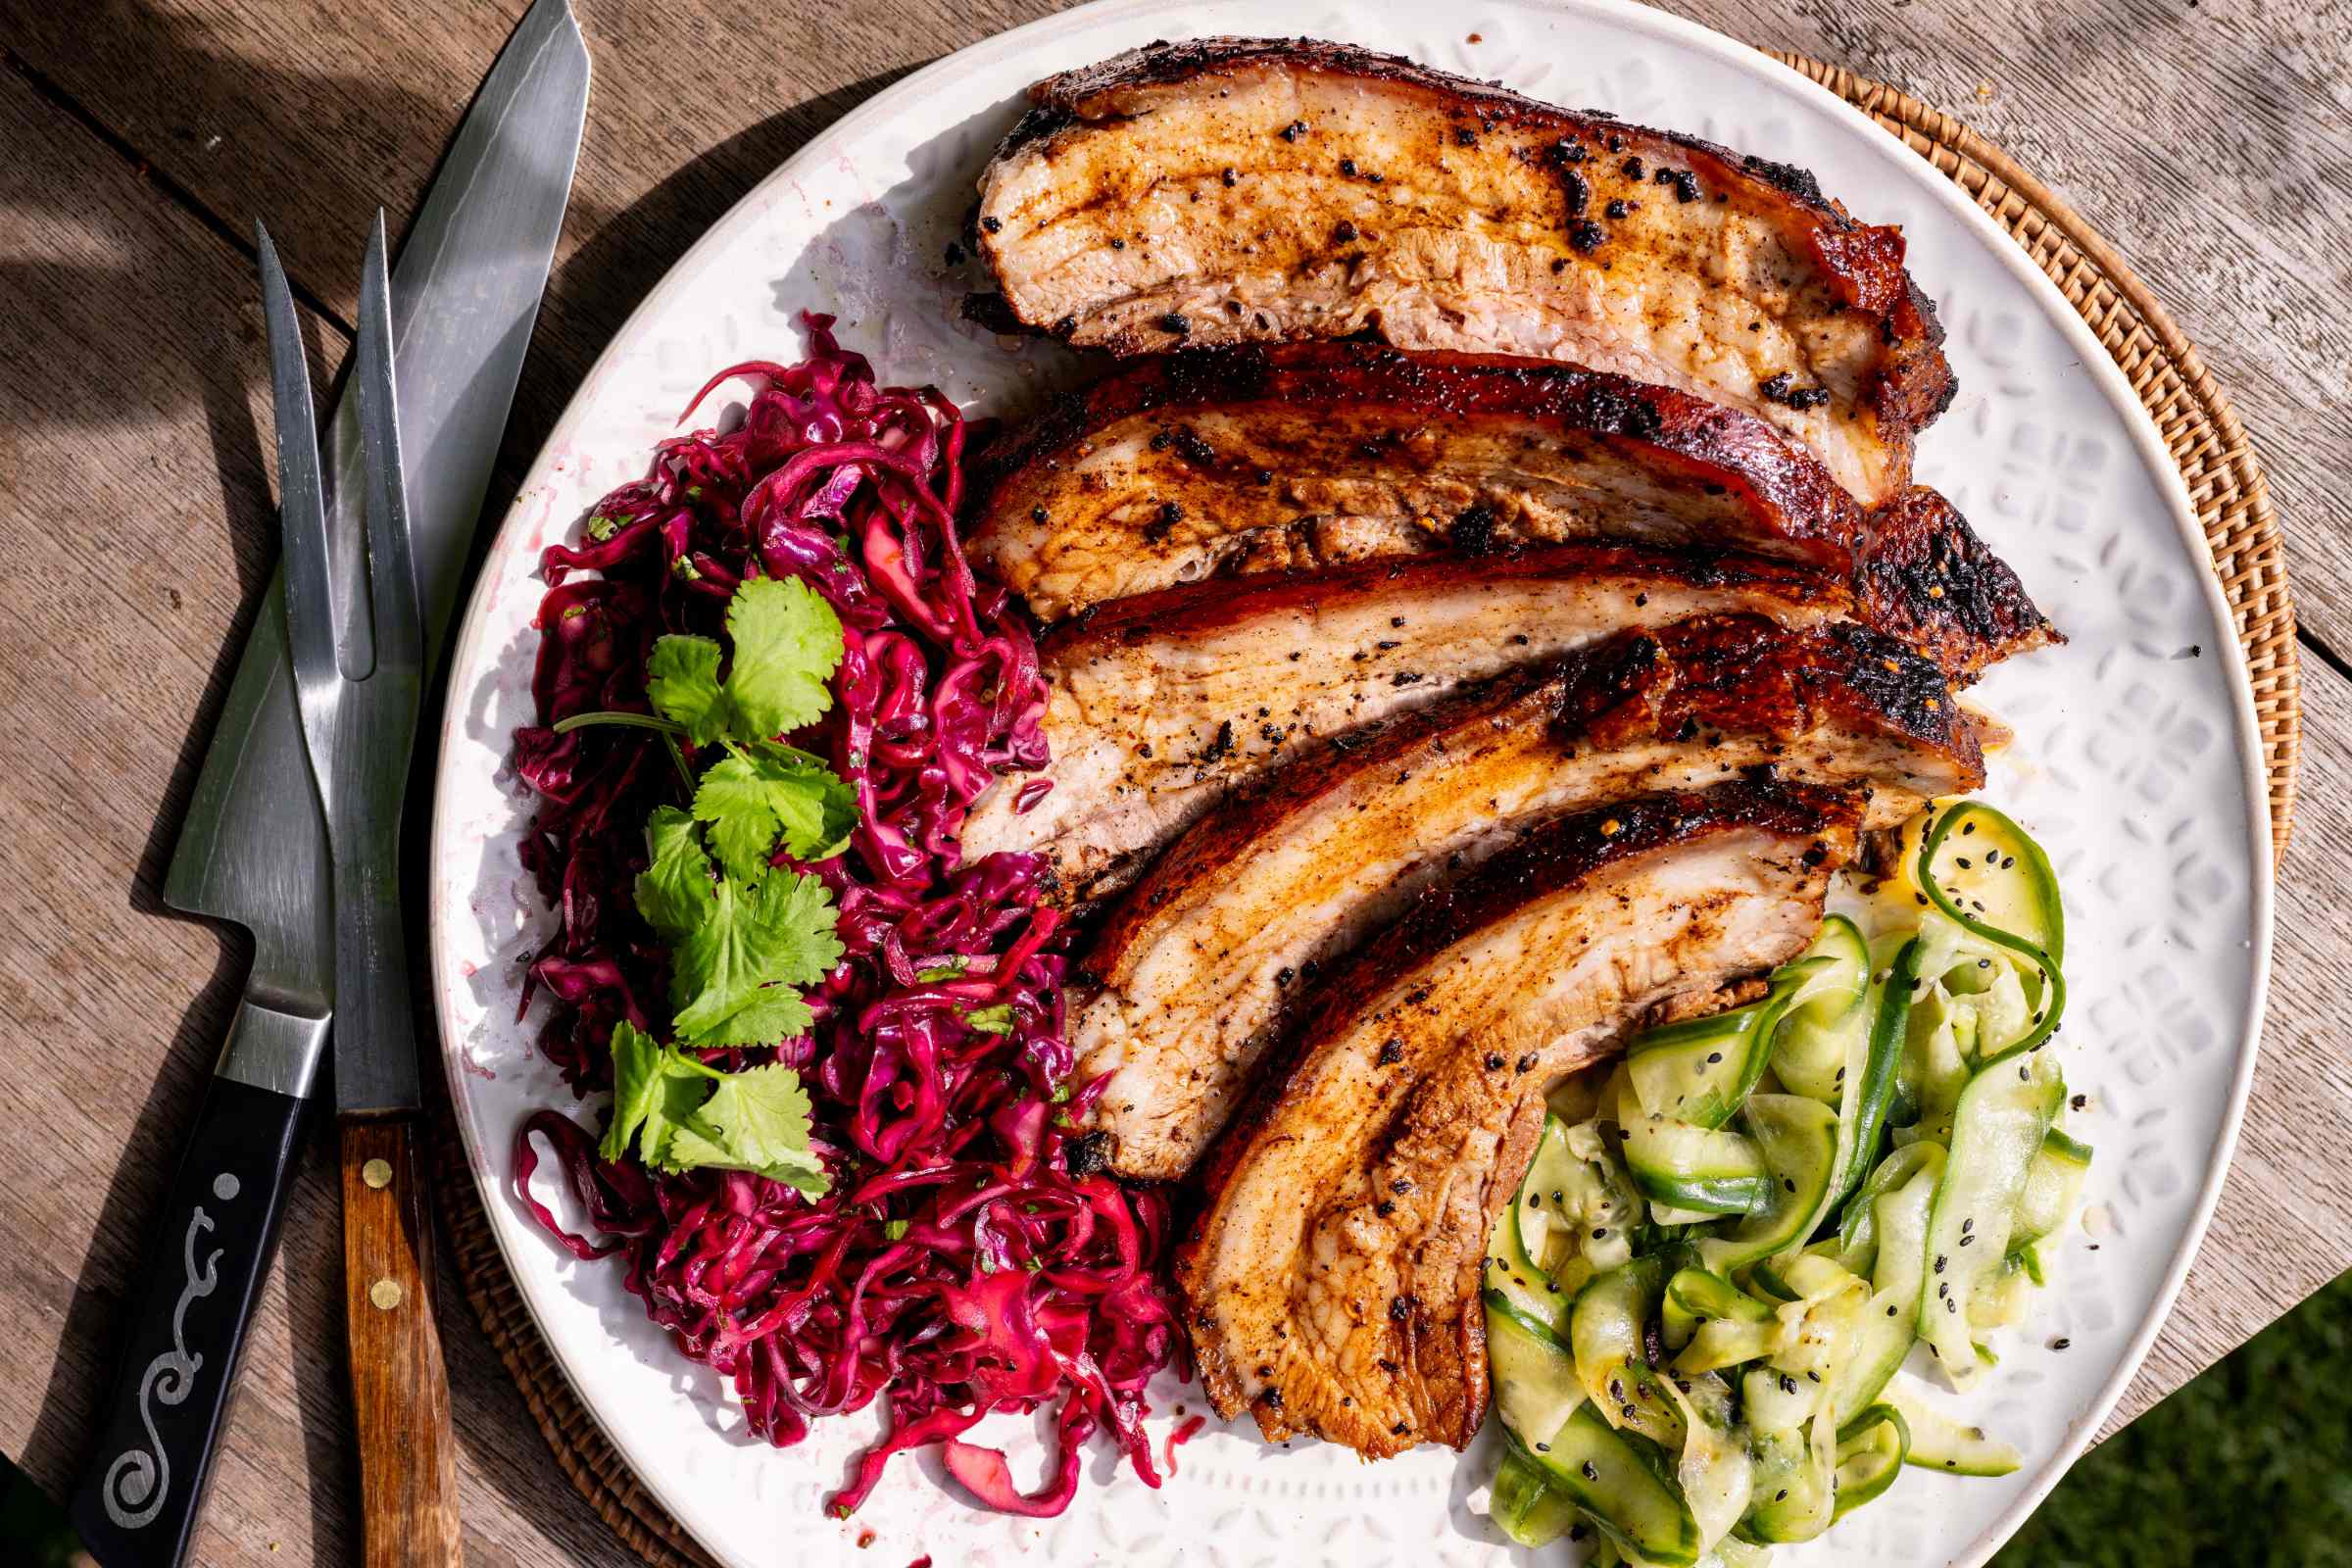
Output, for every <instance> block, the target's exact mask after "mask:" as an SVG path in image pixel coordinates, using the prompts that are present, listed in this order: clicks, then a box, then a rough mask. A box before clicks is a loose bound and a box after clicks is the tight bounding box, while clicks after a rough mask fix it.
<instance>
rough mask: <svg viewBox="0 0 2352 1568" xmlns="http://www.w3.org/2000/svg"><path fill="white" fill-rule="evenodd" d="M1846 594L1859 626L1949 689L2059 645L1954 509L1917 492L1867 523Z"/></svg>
mask: <svg viewBox="0 0 2352 1568" xmlns="http://www.w3.org/2000/svg"><path fill="white" fill-rule="evenodd" d="M1854 593H1855V596H1856V598H1857V600H1858V601H1859V607H1858V609H1857V611H1856V613H1857V614H1858V615H1860V617H1861V618H1862V619H1864V620H1867V621H1868V622H1869V623H1870V624H1871V625H1873V626H1876V627H1877V628H1879V629H1880V630H1881V631H1884V632H1887V633H1888V634H1889V635H1891V636H1894V637H1898V638H1900V639H1902V640H1903V641H1904V642H1905V643H1908V644H1909V645H1910V646H1912V647H1913V648H1916V649H1918V650H1919V651H1920V652H1921V653H1923V654H1925V655H1927V656H1928V657H1929V658H1930V659H1933V660H1935V661H1936V663H1938V664H1941V665H1942V666H1943V668H1944V671H1945V673H1947V674H1949V675H1950V676H1952V678H1953V679H1955V680H1967V679H1969V678H1971V677H1973V676H1975V675H1977V674H1978V673H1979V672H1981V671H1982V670H1983V669H1984V668H1985V666H1986V665H1988V664H1993V663H1997V662H2000V661H2001V660H2004V659H2009V658H2013V657H2015V656H2016V655H2018V654H2026V653H2032V652H2033V651H2034V649H2036V648H2042V647H2046V646H2048V645H2050V644H2052V643H2063V642H2065V641H2066V638H2065V637H2063V636H2062V635H2060V634H2059V631H2058V628H2057V627H2055V626H2053V625H2051V624H2050V622H2049V618H2048V617H2047V616H2045V615H2043V614H2042V613H2041V612H2040V610H2038V609H2037V608H2035V606H2034V601H2033V600H2032V599H2031V598H2030V597H2028V596H2027V593H2026V585H2025V584H2024V583H2023V582H2020V581H2019V580H2018V576H2017V573H2016V572H2014V571H2012V570H2010V569H2009V564H2008V563H2006V562H2004V561H2003V560H2001V558H2000V557H1998V556H1996V555H1994V554H1993V553H1992V551H1991V549H1990V547H1988V546H1987V545H1986V544H1985V541H1984V540H1983V539H1980V538H1979V537H1977V531H1976V530H1975V529H1974V528H1971V527H1970V526H1969V525H1968V519H1967V518H1966V517H1963V516H1962V515H1960V509H1959V508H1957V507H1955V506H1953V505H1952V504H1951V503H1950V502H1949V501H1947V500H1945V499H1944V498H1943V497H1942V496H1940V495H1938V494H1936V492H1935V491H1933V490H1929V489H1926V488H1924V487H1923V488H1914V489H1911V490H1907V491H1905V492H1904V493H1903V494H1902V495H1900V496H1898V497H1896V498H1895V499H1894V500H1893V501H1892V502H1890V503H1888V504H1887V506H1884V507H1881V508H1880V509H1879V510H1878V511H1877V512H1876V513H1874V514H1873V515H1872V516H1871V523H1870V544H1869V546H1868V548H1867V550H1866V551H1865V553H1864V556H1863V560H1862V564H1861V568H1860V570H1859V571H1858V572H1857V574H1856V576H1855V579H1854Z"/></svg>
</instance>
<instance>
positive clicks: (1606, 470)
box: [971, 343, 1867, 620]
mask: <svg viewBox="0 0 2352 1568" xmlns="http://www.w3.org/2000/svg"><path fill="white" fill-rule="evenodd" d="M981 466H982V470H983V478H982V484H983V485H984V486H986V487H987V488H986V499H985V501H984V502H983V503H982V505H981V507H980V509H979V515H978V519H977V522H976V523H975V525H974V527H973V530H972V533H971V544H972V549H973V550H974V552H975V553H976V554H978V555H979V556H981V557H982V558H983V559H984V560H986V561H987V562H988V563H989V564H990V565H991V566H992V567H994V568H995V570H996V572H997V574H998V576H1000V577H1001V578H1003V579H1004V581H1005V583H1007V584H1008V585H1009V586H1011V587H1012V588H1013V589H1014V591H1016V592H1018V593H1020V594H1021V595H1023V596H1024V597H1025V598H1026V599H1027V600H1028V602H1029V607H1030V609H1032V610H1033V611H1035V612H1036V613H1038V614H1039V615H1040V616H1042V617H1044V618H1046V619H1049V620H1051V619H1055V618H1058V617H1060V616H1062V615H1065V614H1067V613H1070V612H1072V611H1074V610H1080V609H1084V608H1085V607H1086V606H1088V605H1091V604H1097V603H1100V602H1102V601H1104V600H1110V599H1120V598H1125V597H1127V596H1129V595H1133V594H1139V593H1148V592H1152V591H1153V590H1156V589H1162V588H1169V587H1174V586H1176V585H1178V584H1180V583H1185V582H1191V581H1195V580H1198V579H1200V578H1202V577H1206V576H1211V575H1216V574H1219V573H1221V572H1229V571H1250V570H1260V569H1266V568H1269V567H1286V566H1316V565H1327V564H1335V563H1336V562H1339V561H1345V560H1348V559H1350V558H1352V557H1355V556H1361V555H1399V554H1414V553H1417V552H1420V551H1424V550H1429V549H1435V548H1440V547H1443V546H1446V545H1447V544H1453V545H1456V546H1458V547H1460V548H1462V549H1464V550H1466V551H1468V552H1470V553H1474V554H1475V553H1480V552H1483V551H1487V550H1494V549H1502V548H1516V547H1519V546H1524V545H1530V544H1554V543H1559V542H1561V541H1564V540H1570V539H1591V538H1608V539H1619V540H1626V541H1630V542H1637V543H1648V544H1658V545H1666V546H1678V547H1690V546H1697V547H1708V548H1715V549H1732V550H1744V551H1747V552H1750V553H1752V554H1756V555H1765V556H1773V557H1777V558H1780V559H1784V560H1791V561H1800V562H1810V563H1813V564H1819V565H1822V566H1824V567H1827V568H1829V569H1832V570H1834V571H1837V572H1838V573H1839V574H1845V573H1848V572H1850V571H1851V570H1852V569H1853V565H1854V563H1855V560H1856V558H1857V556H1858V555H1859V554H1860V552H1861V550H1862V547H1863V544H1864V541H1865V539H1866V537H1867V535H1866V530H1865V526H1864V521H1863V515H1862V512H1861V509H1860V508H1859V507H1857V506H1856V505H1855V504H1854V502H1853V499H1852V498H1851V497H1850V496H1848V495H1846V494H1845V492H1844V491H1843V490H1841V489H1840V488H1838V484H1837V483H1836V481H1835V480H1833V479H1832V478H1831V477H1830V475H1829V472H1828V471H1827V470H1826V469H1824V468H1823V467H1822V466H1821V465H1820V464H1819V463H1818V462H1816V461H1815V460H1814V459H1813V458H1812V456H1811V455H1810V454H1809V453H1807V452H1805V451H1804V449H1803V448H1801V447H1799V446H1797V445H1796V444H1795V443H1793V442H1791V441H1789V439H1788V438H1787V437H1785V436H1783V435H1782V434H1781V433H1780V432H1779V431H1777V430H1775V429H1774V428H1773V427H1772V426H1771V425H1769V424H1767V423H1765V422H1764V421H1763V420H1761V419H1758V418H1756V417H1753V416H1752V415H1745V414H1740V413H1738V412H1736V411H1734V410H1731V409H1726V408H1723V407H1721V406H1719V405H1716V404H1712V403H1709V402H1707V401H1705V400H1704V399H1701V398H1696V397H1692V396H1691V395H1690V394H1689V393H1686V392H1680V391H1676V390H1673V389H1671V388H1668V387H1660V386H1652V385H1647V384H1644V383H1642V382H1639V381H1633V380H1629V379H1627V378H1626V377H1624V376H1619V375H1609V374H1605V373H1602V372H1599V371H1593V370H1587V369H1584V368H1580V367H1577V366H1572V365H1563V364H1559V363H1556V362H1551V361H1544V360H1530V359H1521V358H1514V357H1511V356H1508V355H1483V354H1454V353H1444V352H1428V353H1418V354H1407V353H1403V352H1401V351H1398V350H1396V349H1389V348H1383V347H1380V346H1378V345H1375V344H1366V343H1293V344H1283V345H1276V346H1271V347H1267V346H1258V345H1249V346H1242V347H1229V348H1222V349H1201V350H1194V351H1190V352H1186V353H1181V354H1173V355H1162V356H1153V357H1152V358H1150V359H1146V360H1141V361H1137V362H1135V363H1134V364H1132V365H1130V366H1127V367H1125V368H1121V369H1120V370H1119V371H1117V372H1116V373H1114V374H1112V375H1111V376H1109V377H1108V378H1106V379H1104V380H1102V381H1099V382H1097V383H1095V384H1094V385H1093V386H1091V387H1089V388H1087V389H1086V390H1085V391H1084V392H1081V393H1077V394H1074V395H1072V396H1070V397H1067V398H1064V399H1062V400H1060V401H1059V402H1058V403H1057V404H1055V405H1054V406H1053V407H1052V408H1051V409H1049V410H1048V411H1047V412H1046V413H1045V414H1043V415H1042V416H1040V417H1037V418H1035V419H1032V420H1030V421H1029V422H1027V423H1026V424H1024V425H1022V426H1020V427H1019V428H1018V429H1017V430H1015V431H1013V432H1010V433H1009V434H1007V435H1006V436H1005V437H1004V438H1002V439H1000V440H999V441H998V442H997V443H996V444H995V445H994V446H993V447H992V448H991V449H990V451H989V452H987V453H986V454H985V455H984V457H983V459H982V465H981Z"/></svg>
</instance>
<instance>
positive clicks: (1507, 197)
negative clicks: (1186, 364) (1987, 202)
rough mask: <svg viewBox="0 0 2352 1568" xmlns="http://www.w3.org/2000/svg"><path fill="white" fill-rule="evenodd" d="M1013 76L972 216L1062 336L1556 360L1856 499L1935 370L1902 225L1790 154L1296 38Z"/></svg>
mask: <svg viewBox="0 0 2352 1568" xmlns="http://www.w3.org/2000/svg"><path fill="white" fill-rule="evenodd" d="M1030 98H1031V100H1032V102H1033V104H1034V105H1035V108H1033V109H1032V111H1031V112H1030V113H1029V115H1028V116H1027V117H1026V118H1025V119H1024V120H1023V121H1022V122H1021V124H1020V125H1019V127H1017V128H1016V129H1015V131H1014V132H1013V134H1012V135H1011V137H1010V138H1008V139H1007V141H1006V142H1005V146H1004V148H1003V149H1002V150H1001V151H1000V153H999V155H998V157H997V159H996V160H995V162H994V163H993V164H991V166H990V167H989V169H988V171H987V172H986V173H985V174H984V175H983V176H982V178H981V182H980V204H979V230H980V232H979V235H978V242H979V247H980V251H981V254H982V256H983V257H984V259H985V260H986V261H987V263H988V265H989V266H990V268H991V269H992V270H994V272H995V273H996V276H997V278H998V281H999V284H1000V286H1001V287H1002V288H1003V290H1004V297H1005V302H1006V303H1007V304H1008V305H1009V307H1010V309H1011V312H1012V314H1013V315H1014V316H1015V317H1017V318H1018V319H1020V320H1021V321H1023V322H1026V323H1027V324H1029V325H1030V326H1033V327H1036V328H1039V329H1041V330H1051V331H1054V332H1055V333H1057V334H1058V335H1060V336H1062V337H1064V338H1065V339H1067V340H1069V341H1071V342H1073V343H1076V344H1080V345H1094V346H1101V347H1105V348H1108V349H1110V350H1112V351H1113V352H1115V353H1119V354H1123V355H1124V354H1137V353H1146V352H1152V351H1158V350H1164V349H1170V348H1176V347H1180V346H1187V345H1191V346H1201V345H1209V344H1216V343H1229V342H1240V341H1250V340H1271V339H1281V338H1296V337H1316V338H1340V337H1348V336H1352V335H1354V334H1357V333H1359V332H1366V331H1369V332H1373V333H1376V334H1377V335H1379V336H1380V337H1382V338H1385V339H1386V340H1387V341H1389V342H1390V343H1393V344H1397V345H1398V346H1400V347H1406V348H1436V349H1468V350H1487V351H1495V352H1503V353H1513V354H1524V355H1531V356H1535V357H1539V358H1544V359H1562V360H1572V361H1575V362H1577V363H1579V364H1582V365H1587V366H1591V367H1593V368H1596V369H1601V370H1609V371H1615V372H1618V373H1622V374H1626V375H1630V376H1633V377H1636V378H1637V379H1640V380H1642V381H1649V382H1656V383H1660V384H1663V385H1668V386H1674V387H1679V388H1682V389H1684V390H1686V391H1690V392H1694V393H1697V394H1699V395H1701V396H1704V397H1708V398H1711V399H1713V400H1714V401H1717V402H1720V403H1724V404H1727V405H1729V406H1731V407H1734V408H1738V409H1742V410H1745V411H1746V412H1748V413H1750V414H1753V415H1756V416H1757V417H1761V418H1763V419H1766V420H1768V421H1770V422H1771V423H1773V424H1774V425H1776V426H1778V427H1779V428H1780V429H1782V430H1783V431H1785V432H1787V433H1788V434H1789V435H1790V436H1791V437H1793V438H1794V439H1796V440H1798V441H1800V442H1802V443H1803V444H1805V445H1806V446H1808V447H1810V448H1811V449H1812V450H1813V451H1814V452H1816V453H1817V454H1818V455H1819V456H1820V457H1821V459H1822V461H1823V462H1824V463H1825V464H1826V465H1827V466H1829V468H1830V471H1831V472H1832V473H1834V474H1835V475H1836V476H1837V478H1838V482H1839V483H1841V484H1843V485H1844V486H1845V487H1846V488H1847V489H1849V490H1850V491H1852V492H1853V493H1854V495H1855V496H1856V497H1857V498H1859V499H1860V500H1861V501H1862V502H1863V503H1864V504H1865V505H1877V504H1879V503H1880V502H1883V501H1885V500H1887V499H1888V498H1890V497H1892V496H1894V495H1896V494H1898V493H1899V492H1900V491H1901V490H1902V489H1903V488H1904V486H1906V485H1907V484H1908V483H1909V478H1910V470H1911V449H1912V444H1913V438H1914V435H1915V433H1916V432H1917V431H1918V430H1919V429H1920V428H1922V427H1923V426H1925V425H1926V424H1927V423H1928V422H1930V421H1931V420H1932V419H1933V418H1934V417H1936V415H1937V414H1938V413H1940V412H1941V411H1942V409H1943V408H1944V407H1945V406H1946V405H1947V404H1948V403H1949V401H1950V398H1951V392H1952V378H1951V371H1950V368H1949V366H1948V365H1947V363H1946V362H1945V360H1944V357H1943V355H1942V352H1941V350H1940V348H1939V346H1938V345H1939V344H1940V342H1941V339H1942V333H1941V330H1940V328H1939V327H1938V326H1937V325H1936V321H1935V318H1934V314H1933V311H1932V310H1931V309H1930V307H1929V306H1928V304H1927V302H1926V301H1925V299H1924V298H1923V297H1922V296H1921V295H1920V294H1919V292H1918V291H1917V289H1916V288H1914V286H1913V285H1912V282H1911V279H1910V276H1909V274H1908V273H1907V272H1906V271H1905V270H1904V269H1903V239H1902V236H1901V234H1900V233H1899V232H1898V231H1897V230H1895V229H1893V228H1887V227H1873V226H1869V225H1866V224H1862V223H1858V222H1856V221H1854V220H1853V219H1851V218H1850V217H1848V216H1847V215H1846V213H1845V211H1844V209H1843V208H1842V207H1840V206H1838V204H1837V203H1835V202H1833V201H1830V200H1828V199H1827V198H1826V197H1824V196H1823V195H1822V193H1821V191H1820V189H1819V187H1818V186H1817V185H1816V184H1815V183H1814V181H1813V179H1812V176H1811V175H1809V174H1806V173H1805V172H1802V171H1799V170H1793V169H1789V168H1786V167H1784V166H1780V165H1775V164H1771V163H1768V162H1766V161H1764V160H1760V159H1755V158H1743V157H1741V156H1740V155H1739V154H1737V153H1733V152H1730V151H1727V150H1726V149H1723V148H1720V147H1716V146H1712V145H1710V144H1708V143H1705V142H1700V141H1694V140H1691V139H1689V138H1686V137H1680V136H1675V135H1670V134H1667V133H1664V132H1659V131H1654V130H1645V129H1642V128H1639V127H1636V126H1631V125H1625V124H1622V123H1617V122H1615V121H1610V120H1604V119H1597V118H1593V117H1590V116H1579V115H1573V114H1569V113H1567V112H1565V111H1562V110H1558V109H1554V108H1551V107H1549V106H1546V105H1544V104H1539V103H1535V102H1532V101H1530V100H1528V99H1525V98H1521V97H1518V96H1516V95H1514V94H1511V93H1507V92H1503V91H1500V90H1499V89H1496V88H1492V87H1487V86H1483V85H1481V84H1479V83H1476V82H1472V81H1468V80H1465V79H1463V78H1460V77H1456V76H1450V75H1446V74H1444V73H1439V72H1434V71H1429V70H1426V69H1424V68H1422V67H1419V66H1416V65H1414V64H1412V63H1411V62H1409V61H1405V60H1401V59H1397V58H1395V57H1393V56H1386V55H1376V54H1371V53H1367V52H1365V51H1363V50H1360V49H1353V48H1348V47H1344V46H1341V45H1336V44H1330V43H1322V42H1316V41H1312V40H1305V39H1299V40H1261V39H1233V38H1226V39H1206V40H1199V41H1195V42H1189V43H1181V44H1163V45H1154V46H1152V47H1151V48H1147V49H1144V50H1139V51H1134V52H1131V53H1128V54H1125V55H1121V56H1118V57H1116V58H1114V59H1111V60H1108V61H1105V62H1103V64H1101V65H1098V66H1095V67H1092V68H1090V69H1088V70H1085V71H1079V72H1072V73H1065V74H1063V75H1059V76H1054V77H1050V78H1048V79H1047V80H1045V81H1041V82H1039V83H1037V84H1036V85H1035V86H1033V87H1032V88H1031V89H1030ZM1617 203H1622V204H1623V205H1622V210H1621V211H1620V210H1619V209H1618V208H1617V207H1616V206H1615V205H1614V204H1617Z"/></svg>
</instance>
